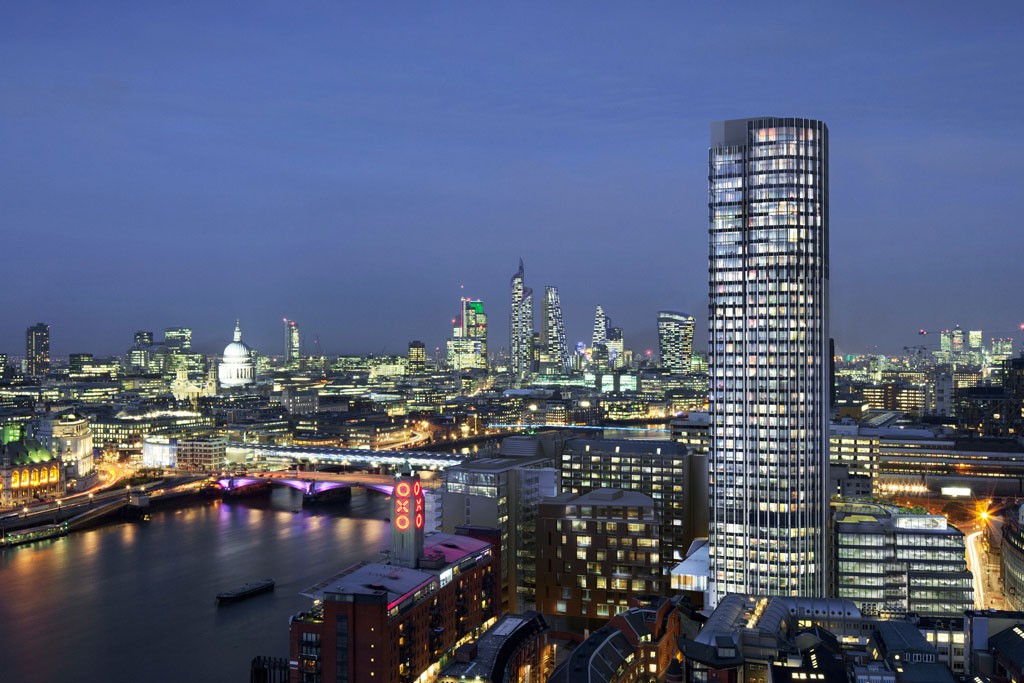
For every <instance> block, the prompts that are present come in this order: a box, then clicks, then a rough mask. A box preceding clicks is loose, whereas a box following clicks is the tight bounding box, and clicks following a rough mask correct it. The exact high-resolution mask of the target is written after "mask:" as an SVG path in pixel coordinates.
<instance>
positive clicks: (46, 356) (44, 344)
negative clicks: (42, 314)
mask: <svg viewBox="0 0 1024 683" xmlns="http://www.w3.org/2000/svg"><path fill="white" fill-rule="evenodd" d="M49 371H50V326H49V325H47V324H46V323H36V324H35V325H33V326H32V327H30V328H28V329H27V330H26V331H25V374H26V375H30V376H36V375H45V374H46V373H48V372H49Z"/></svg>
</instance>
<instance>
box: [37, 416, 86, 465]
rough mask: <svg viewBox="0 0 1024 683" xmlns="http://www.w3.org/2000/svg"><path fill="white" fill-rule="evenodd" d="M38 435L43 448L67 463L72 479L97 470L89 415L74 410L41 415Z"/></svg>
mask: <svg viewBox="0 0 1024 683" xmlns="http://www.w3.org/2000/svg"><path fill="white" fill-rule="evenodd" d="M35 436H36V438H37V439H39V443H41V444H42V445H43V448H45V449H46V450H48V451H50V452H51V453H53V456H54V457H55V458H59V459H60V461H61V462H62V463H64V467H65V468H66V469H67V474H68V476H69V477H71V478H72V479H81V478H84V477H87V476H89V475H90V474H92V473H93V472H94V471H95V469H96V465H95V462H94V460H93V438H92V429H91V427H90V426H89V419H88V418H87V417H83V416H81V415H75V414H73V413H65V414H64V415H59V416H58V415H53V414H50V415H47V416H45V417H43V418H40V420H39V426H38V428H37V429H36V433H35Z"/></svg>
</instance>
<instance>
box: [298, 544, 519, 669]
mask: <svg viewBox="0 0 1024 683" xmlns="http://www.w3.org/2000/svg"><path fill="white" fill-rule="evenodd" d="M499 574H500V565H499V564H498V562H497V558H496V555H495V553H494V550H493V548H492V546H491V544H489V543H487V542H486V541H483V540H479V539H476V538H470V537H468V536H460V535H454V534H441V533H437V534H430V535H427V536H426V537H425V538H424V540H423V551H422V555H421V556H420V558H419V560H418V562H417V567H416V568H411V567H402V566H397V565H395V564H381V563H365V562H363V563H359V564H356V565H353V566H352V567H349V568H348V569H345V570H344V571H342V572H341V573H339V574H337V575H335V576H332V577H331V578H329V579H327V580H325V581H323V582H321V583H320V584H318V585H316V586H314V587H312V588H310V589H309V590H308V591H307V592H306V593H304V595H306V596H307V597H310V598H312V599H313V606H312V608H311V609H310V610H308V611H306V612H301V613H299V614H297V615H295V616H294V617H292V620H291V625H290V629H289V640H290V648H289V666H290V677H289V680H290V681H291V682H292V683H321V682H327V681H338V682H339V683H342V682H343V683H368V682H379V683H414V682H415V681H417V680H421V677H422V676H423V674H424V672H427V671H428V669H429V670H430V671H431V672H433V673H434V674H436V673H437V672H438V671H440V669H441V667H442V666H443V665H444V664H445V663H447V661H449V660H450V659H451V657H452V655H453V653H454V651H455V649H456V648H457V647H458V646H459V645H461V644H462V643H464V642H467V641H468V640H469V638H470V637H472V638H475V637H477V636H479V635H480V634H481V633H482V632H483V631H484V630H485V629H486V628H487V627H488V626H489V625H490V624H491V623H493V620H494V618H495V617H496V616H497V614H498V605H499V604H500V586H501V577H500V576H499Z"/></svg>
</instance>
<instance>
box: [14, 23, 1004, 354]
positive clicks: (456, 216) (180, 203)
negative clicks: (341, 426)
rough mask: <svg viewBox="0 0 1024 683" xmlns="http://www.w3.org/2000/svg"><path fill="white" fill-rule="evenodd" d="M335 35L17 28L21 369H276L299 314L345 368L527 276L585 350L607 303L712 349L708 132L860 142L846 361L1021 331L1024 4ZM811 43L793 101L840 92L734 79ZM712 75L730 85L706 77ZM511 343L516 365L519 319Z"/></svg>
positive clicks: (840, 204) (646, 344) (852, 162)
mask: <svg viewBox="0 0 1024 683" xmlns="http://www.w3.org/2000/svg"><path fill="white" fill-rule="evenodd" d="M752 7H753V6H752ZM311 12H313V13H315V14H316V15H317V16H316V18H317V19H319V20H320V21H316V22H310V21H306V19H307V18H303V19H302V20H298V19H296V18H294V17H291V16H290V14H288V13H284V14H282V13H280V12H278V11H276V10H274V9H273V8H271V7H269V6H267V5H263V6H259V5H255V6H253V7H252V8H251V11H249V12H248V13H243V14H242V15H241V16H240V15H239V14H238V13H235V12H231V11H228V10H224V9H220V8H211V7H205V6H199V5H198V4H194V5H186V6H184V7H182V8H176V9H175V10H174V11H173V12H172V11H169V10H168V11H167V14H163V15H162V14H161V13H160V12H157V11H155V12H147V13H125V12H121V11H118V10H117V9H116V8H114V7H113V6H111V5H99V6H93V7H89V8H82V7H71V8H62V10H61V14H60V16H61V20H60V21H55V20H54V18H55V15H51V13H50V11H49V10H48V9H46V8H45V7H42V8H41V7H17V8H9V9H7V10H6V11H5V17H4V18H5V21H4V22H3V27H2V28H0V35H2V36H3V38H4V39H3V40H2V41H0V45H2V47H0V50H2V53H0V54H3V56H4V57H6V58H7V63H9V64H10V65H11V69H9V70H8V73H7V75H6V76H5V77H4V79H3V80H2V81H0V93H2V94H3V98H2V100H3V102H4V107H5V114H6V115H7V118H8V125H6V126H5V129H4V131H2V132H0V139H2V140H3V142H4V145H5V149H7V150H8V158H9V159H10V163H9V164H6V165H5V166H4V168H3V170H2V171H0V173H2V174H3V175H2V180H3V182H4V186H5V187H6V188H7V190H8V191H7V196H8V197H9V198H10V199H9V202H8V207H7V216H6V222H7V224H8V225H10V226H12V229H10V230H9V231H7V232H6V233H5V246H6V247H7V248H8V249H10V253H16V254H19V255H20V256H19V258H16V259H12V260H11V261H10V262H9V263H8V266H9V277H10V278H11V279H12V280H13V281H17V282H23V283H31V287H26V288H25V290H24V291H27V292H29V293H30V295H28V296H18V297H10V299H11V300H10V301H9V302H8V304H9V305H8V309H7V310H8V318H7V319H8V320H9V321H11V322H10V323H9V324H8V325H5V326H3V328H2V329H0V349H2V350H3V351H4V352H6V353H8V354H10V355H12V356H13V355H17V354H18V352H19V350H20V349H21V347H22V345H23V342H22V341H21V337H22V335H23V334H24V332H23V331H24V329H25V328H26V327H28V326H30V325H32V324H34V323H35V322H38V321H44V322H46V323H47V324H49V325H51V327H52V328H53V344H54V349H53V352H54V354H55V355H58V356H60V355H66V354H67V353H71V352H77V351H93V352H96V353H98V354H109V353H120V352H122V350H123V348H125V347H126V346H127V345H126V343H125V341H124V340H126V339H127V340H128V341H130V335H131V333H132V332H133V331H134V330H136V329H152V330H155V331H159V330H160V329H162V328H163V327H166V326H172V325H188V326H190V327H192V328H193V329H195V330H196V331H197V340H196V344H197V347H198V348H202V349H206V350H209V351H211V352H213V351H215V350H216V349H218V348H220V347H221V346H223V344H224V343H225V341H226V338H227V337H228V336H229V335H230V333H231V325H232V323H233V321H234V320H235V319H236V318H240V319H241V320H242V321H243V325H245V327H246V329H247V330H251V333H248V332H247V339H248V338H250V337H251V340H252V345H253V347H254V348H257V349H259V350H261V351H264V350H266V351H271V350H273V351H274V352H276V350H277V349H278V348H279V346H280V341H279V340H280V328H279V327H277V322H278V321H279V320H280V318H281V317H282V316H285V315H287V316H288V317H289V318H294V319H296V320H298V321H300V324H301V325H302V327H303V333H304V335H306V338H308V339H313V337H314V335H316V336H319V337H320V339H321V343H322V346H323V349H324V351H325V352H326V353H342V352H346V353H365V352H380V351H381V350H382V349H386V350H387V351H389V352H392V353H401V351H402V349H404V347H405V344H406V343H407V342H408V341H409V340H411V339H425V340H430V342H431V344H430V346H431V347H436V346H439V345H442V344H443V340H444V338H445V336H446V330H445V329H444V325H443V321H444V320H446V319H448V318H449V317H450V313H449V311H450V301H451V300H452V298H453V296H458V295H459V294H460V293H461V292H460V289H459V286H460V285H463V284H464V285H465V286H466V290H465V293H468V294H471V295H472V296H474V297H478V298H480V299H481V300H483V301H484V302H485V303H487V305H488V306H490V307H491V308H492V310H495V311H499V310H503V309H505V308H506V307H507V297H508V294H507V289H506V283H505V279H504V277H499V276H496V275H495V273H507V272H509V269H510V267H511V268H512V269H514V265H515V263H516V260H517V259H518V258H519V257H520V256H521V257H523V258H524V260H525V261H526V263H527V265H528V268H529V269H530V281H531V283H532V286H534V288H535V290H536V291H538V292H539V291H542V287H544V286H546V285H552V286H556V287H558V288H559V292H560V295H561V299H562V302H563V306H564V318H565V323H566V328H567V338H568V341H569V342H570V343H572V342H574V341H576V340H586V339H589V338H590V336H591V329H590V328H591V323H592V312H593V309H594V306H595V305H596V304H598V303H600V304H601V305H602V306H603V307H604V309H605V311H606V312H607V314H608V315H609V317H611V318H612V319H614V320H615V321H616V325H617V326H620V327H622V328H623V330H624V331H625V335H626V346H627V347H632V348H635V349H638V350H639V349H647V348H651V349H653V348H656V323H655V320H656V313H657V311H659V310H683V311H691V312H693V314H694V315H695V316H696V317H697V319H698V323H697V329H698V340H697V348H698V349H702V348H703V347H704V344H705V339H704V336H703V325H702V318H703V312H704V310H705V309H704V302H703V298H702V292H703V291H704V290H703V285H702V281H703V273H704V271H705V268H706V258H705V256H706V254H705V252H704V248H703V238H702V235H703V231H702V229H701V227H700V226H701V225H702V224H703V221H704V216H705V212H706V196H705V195H704V193H703V192H700V191H695V190H694V189H693V188H694V187H700V184H701V183H700V179H701V178H703V176H704V174H705V169H703V167H702V164H701V163H700V161H699V160H700V159H702V158H703V156H704V155H705V154H706V151H707V142H706V138H707V126H708V123H709V122H710V121H712V120H718V119H725V118H730V117H733V116H737V115H746V114H748V113H750V112H763V113H764V114H772V113H773V112H780V111H781V112H786V111H799V112H801V113H802V114H803V115H807V116H814V117H817V118H820V119H823V120H827V121H829V125H830V129H831V131H832V144H833V147H834V151H835V152H836V154H835V155H834V157H835V158H836V159H837V160H838V161H837V162H836V163H835V167H834V168H833V171H832V172H833V202H834V207H835V210H834V216H833V221H834V222H835V224H836V227H837V233H838V234H840V235H841V237H840V238H837V242H836V243H835V244H834V245H833V247H834V252H835V253H834V255H833V274H832V283H833V310H834V315H833V325H832V327H833V336H834V337H835V338H836V348H837V351H839V352H846V353H855V352H864V351H869V350H871V349H872V348H874V347H875V346H876V345H877V347H878V348H879V350H880V351H883V352H898V351H899V350H900V349H901V348H902V347H903V346H905V345H914V344H916V343H918V342H919V341H920V340H919V339H917V338H916V330H917V329H919V328H923V329H928V330H939V329H943V328H946V327H951V326H952V325H954V324H956V323H960V324H961V325H962V326H963V327H964V328H965V329H982V330H984V331H985V334H986V339H987V338H989V337H1003V336H1010V335H1012V334H1013V333H1014V331H1015V330H1016V326H1017V323H1018V322H1019V320H1018V319H1017V318H1019V317H1020V316H1019V315H1018V314H1016V313H1015V312H1013V311H1011V310H1007V309H1006V308H1005V306H1004V304H1003V303H1002V301H1001V300H1000V297H998V296H996V293H998V292H1006V291H1017V290H1019V289H1020V287H1021V285H1022V284H1024V283H1022V274H1021V272H1020V268H1019V267H1017V265H1016V262H1015V259H1014V254H1015V253H1016V252H1018V251H1019V250H1020V249H1021V248H1022V246H1024V245H1022V244H1021V240H1022V239H1024V238H1022V237H1021V235H1020V234H1019V231H1017V230H1016V227H1015V224H1014V221H1013V218H1012V217H1013V215H1015V212H1014V206H1013V205H1012V203H1011V202H1012V197H1013V196H1014V192H1015V189H1014V188H1016V187H1018V186H1019V185H1020V171H1019V169H1018V168H1017V167H1016V166H1015V165H1014V164H1013V163H1012V159H1014V158H1016V156H1018V154H1017V152H1019V148H1020V145H1021V143H1020V142H1019V141H1017V140H1016V138H1014V137H1013V136H1007V135H1005V134H1004V133H1003V132H1002V131H1004V130H1006V129H1008V128H1009V127H1011V126H1012V124H1013V112H1015V111H1019V106H1020V104H1021V98H1022V95H1021V94H1020V93H1022V92H1024V88H1022V87H1019V85H1020V83H1019V80H1020V79H1021V76H1020V74H1018V73H1016V72H1014V71H1012V70H994V69H991V68H990V66H991V65H992V64H1002V63H1007V64H1010V63H1019V62H1020V58H1021V56H1022V54H1021V53H1022V50H1024V48H1022V47H1021V45H1019V41H1017V40H1016V36H1017V35H1018V34H1019V29H1020V27H1021V26H1020V24H1021V19H1020V17H1019V13H1017V12H1015V11H1013V6H1012V5H1010V4H1008V3H1007V4H1003V5H996V6H992V7H991V8H990V11H989V12H986V13H984V14H982V13H975V12H972V11H971V10H970V8H955V9H950V10H947V11H940V10H935V9H934V8H933V7H932V6H931V5H923V4H915V3H909V4H906V5H901V6H900V7H896V8H892V7H887V8H886V11H885V17H886V21H885V22H879V21H877V13H875V12H871V11H868V10H863V11H857V10H856V9H852V8H815V11H814V12H812V13H805V12H803V11H801V10H800V9H798V8H779V9H778V10H776V11H774V12H773V13H772V16H770V17H764V16H760V15H758V16H757V17H756V21H755V19H754V18H750V19H737V18H736V17H734V16H732V15H730V16H728V17H727V16H726V15H724V14H720V13H718V12H717V11H715V10H712V9H704V8H679V7H672V6H666V5H662V6H658V7H654V8H651V9H650V10H648V11H647V12H646V13H640V12H632V11H627V10H624V9H622V10H617V9H614V8H606V9H605V10H604V11H601V12H593V13H586V14H584V13H581V12H573V11H572V10H570V9H564V8H563V9H559V8H555V9H544V10H541V9H537V8H515V9H511V8H508V9H504V10H501V11H496V10H495V11H488V10H485V9H482V8H464V9H463V10H459V11H456V10H452V9H427V8H418V7H411V8H409V12H408V15H407V16H403V17H402V18H401V19H399V18H397V17H393V16H390V15H389V14H388V13H387V12H386V11H382V10H380V9H376V8H372V9H371V8H362V9H360V10H358V11H354V12H346V11H343V10H339V9H336V8H325V7H319V8H314V9H312V10H311ZM740 14H741V15H742V14H743V13H742V12H741V13H740ZM748 14H749V13H748ZM805 14H807V15H808V16H804V15H805ZM783 26H785V27H787V28H789V29H792V30H793V31H795V32H797V33H799V34H801V35H803V36H804V41H805V42H803V43H801V42H799V41H798V42H794V43H793V44H791V45H788V44H787V46H785V47H782V48H780V49H776V50H774V52H773V61H774V63H775V68H776V70H777V72H778V73H781V74H783V75H785V74H791V73H797V72H801V71H803V70H810V71H812V72H813V73H814V74H817V75H818V76H822V78H817V79H812V80H816V81H817V82H819V83H821V85H820V86H818V87H817V88H816V89H811V90H810V91H807V90H806V89H805V88H803V87H802V86H801V87H798V86H797V84H796V80H799V79H796V80H793V81H792V82H790V80H788V79H786V78H781V79H765V80H764V81H763V82H761V80H760V79H758V78H757V77H756V76H757V73H758V72H757V69H758V68H759V65H757V64H756V63H752V62H750V61H749V60H746V59H745V58H744V53H743V52H742V51H740V52H739V53H737V54H736V55H732V54H729V52H728V51H722V50H720V49H719V48H718V45H719V44H720V42H721V41H722V40H723V39H724V38H725V37H726V36H730V37H733V38H735V39H737V40H740V41H742V42H744V43H746V44H758V43H759V41H761V42H763V41H764V40H766V39H767V38H766V37H765V36H768V35H770V34H772V33H773V32H777V31H778V30H779V29H780V27H783ZM481 27H486V30H483V29H482V28H481ZM567 27H572V30H571V31H567ZM474 29H476V30H475V31H474ZM802 29H806V31H804V30H802ZM567 33H570V34H571V35H572V38H571V39H570V40H568V41H566V40H565V39H564V38H565V35H566V34H567ZM182 37H184V39H182ZM527 38H528V39H529V41H530V45H531V49H530V50H529V51H527V52H526V53H525V54H524V53H523V51H522V50H520V49H519V47H520V45H521V44H522V43H523V41H524V40H526V39H527ZM264 44H273V45H274V46H275V47H274V49H272V50H263V49H260V47H259V46H261V45H264ZM843 45H847V47H842V46H843ZM837 46H838V47H837ZM126 55H131V56H132V59H130V60H129V59H125V56H126ZM708 55H714V56H715V58H716V60H718V62H719V63H718V64H717V66H716V68H714V69H707V68H703V67H702V68H699V69H698V68H695V67H694V66H693V65H696V64H703V63H704V60H706V58H707V56H708ZM811 55H813V59H810V57H811ZM170 65H173V67H171V66H170ZM455 65H458V66H460V67H465V70H466V71H467V72H468V73H465V74H460V73H456V71H458V70H457V69H456V70H453V68H452V67H453V66H455ZM723 73H729V74H730V77H729V78H728V79H723V78H720V77H719V76H718V75H717V74H723ZM229 74H230V75H232V77H230V78H229V77H228V76H229ZM296 74H301V76H296ZM825 75H827V76H828V77H827V78H825V77H824V76H825ZM235 76H237V77H235ZM732 79H738V80H742V81H744V82H748V83H749V84H750V87H744V88H742V89H736V88H732V87H730V84H729V81H730V80H732ZM769 80H770V82H769ZM980 122H984V125H980ZM439 162H440V163H439ZM982 169H985V170H986V172H985V173H981V172H980V171H981V170H982ZM907 178H912V179H913V182H909V183H908V182H906V181H905V179H907ZM963 197H970V198H971V201H970V202H962V201H960V200H961V199H962V198H963ZM966 226H970V227H969V228H968V227H966ZM467 234H470V235H475V237H476V239H463V237H464V236H465V235H467ZM239 238H242V239H239ZM44 245H45V249H44ZM424 256H429V258H424ZM382 267H384V268H388V269H390V270H391V271H392V273H390V274H385V275H382V274H381V272H380V269H381V268H382ZM296 272H298V273H300V275H299V276H298V277H295V276H294V273H296ZM407 273H409V274H415V280H411V279H410V277H411V275H406V274H407ZM339 292H343V293H344V296H341V297H339V296H338V293H339ZM327 311H329V312H330V313H329V314H328V313H326V312H327ZM381 311H388V315H387V316H383V315H381ZM97 321H99V322H100V323H101V324H97ZM494 323H495V324H494V325H493V327H492V329H491V330H490V333H491V337H492V341H491V347H492V349H493V350H495V351H497V350H498V349H500V348H502V347H503V346H506V344H504V343H501V342H498V343H495V342H496V341H497V340H505V339H508V330H507V327H506V326H507V320H506V318H505V316H504V315H501V316H499V317H498V318H497V319H495V321H494ZM929 341H930V340H929ZM506 351H507V347H506Z"/></svg>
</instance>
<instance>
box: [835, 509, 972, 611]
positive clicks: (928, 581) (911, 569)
mask: <svg viewBox="0 0 1024 683" xmlns="http://www.w3.org/2000/svg"><path fill="white" fill-rule="evenodd" d="M834 514H835V526H834V528H835V537H836V540H835V546H834V547H835V554H836V557H835V563H836V564H835V586H834V594H835V596H836V597H838V598H846V599H848V600H850V601H851V602H852V603H853V604H855V605H857V608H858V609H859V610H860V611H861V613H862V614H864V615H865V616H872V617H880V618H883V619H894V618H897V619H898V618H904V617H907V616H910V615H916V616H919V617H960V616H962V615H963V613H964V611H965V610H968V609H971V608H972V607H973V606H974V588H973V577H972V575H971V572H970V571H968V569H967V560H966V559H965V555H964V554H965V546H964V535H963V532H961V531H960V530H959V529H957V528H955V527H953V526H950V525H949V524H948V523H947V522H946V518H945V517H943V516H942V515H927V514H915V513H911V512H910V511H909V510H902V509H898V508H894V507H891V506H883V505H877V504H872V503H841V504H838V505H836V506H835V511H834Z"/></svg>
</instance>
